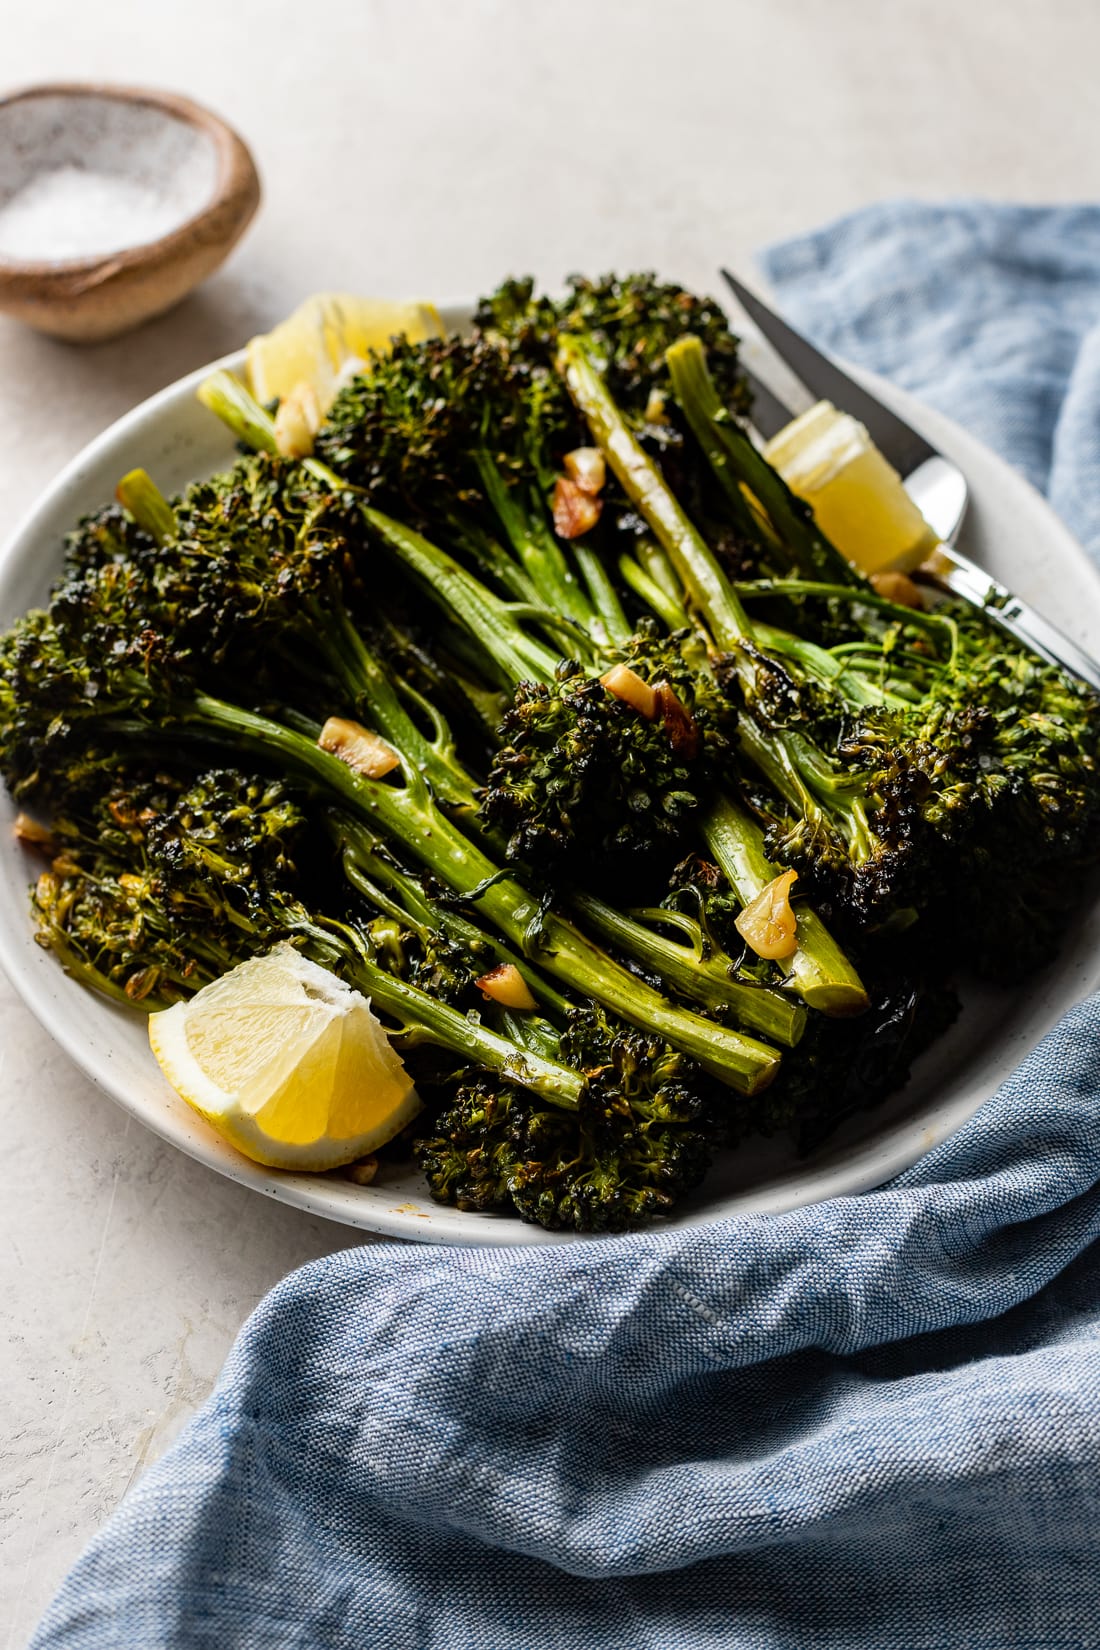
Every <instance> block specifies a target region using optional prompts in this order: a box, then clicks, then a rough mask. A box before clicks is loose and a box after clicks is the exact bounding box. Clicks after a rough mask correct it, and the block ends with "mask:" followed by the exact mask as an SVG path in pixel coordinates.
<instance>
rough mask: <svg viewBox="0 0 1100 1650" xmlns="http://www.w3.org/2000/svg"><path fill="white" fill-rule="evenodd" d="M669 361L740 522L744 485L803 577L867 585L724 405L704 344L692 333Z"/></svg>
mask: <svg viewBox="0 0 1100 1650" xmlns="http://www.w3.org/2000/svg"><path fill="white" fill-rule="evenodd" d="M665 359H666V361H667V363H668V370H669V374H670V375H671V378H672V389H673V393H674V394H675V396H676V399H677V401H678V402H679V404H680V407H681V409H682V410H683V413H684V415H685V417H686V418H687V421H688V423H689V424H690V425H691V429H692V433H693V435H694V436H695V438H696V440H697V441H698V442H699V445H700V446H701V447H702V449H703V452H704V453H705V454H706V457H707V459H708V460H709V462H710V465H711V468H712V469H713V471H714V474H715V475H716V477H717V478H718V481H719V482H720V483H721V485H722V488H723V489H724V491H725V493H726V496H727V498H728V499H730V500H731V502H733V503H734V504H735V506H736V508H737V509H738V519H739V520H740V519H741V513H742V512H743V509H744V502H745V501H744V496H743V494H742V493H741V485H742V483H743V484H744V485H745V486H746V487H747V488H748V489H749V491H750V492H751V493H752V495H753V497H754V498H755V500H756V502H757V503H758V504H760V505H762V506H763V509H764V510H765V512H766V513H767V516H768V520H769V521H770V522H771V524H772V526H773V527H774V529H775V531H776V534H777V535H778V538H779V540H780V542H781V543H782V544H783V545H784V546H785V547H786V549H787V550H788V552H789V554H791V555H792V556H793V558H794V561H795V563H796V565H797V566H798V567H799V569H800V570H801V571H802V572H803V573H805V574H806V575H807V576H808V577H811V578H812V577H813V576H814V574H817V575H819V576H821V575H824V576H828V577H831V578H833V579H834V580H837V581H839V582H840V583H841V584H852V583H855V582H857V581H858V582H862V581H861V580H860V576H859V574H858V573H856V572H855V571H854V570H853V569H852V567H851V566H850V565H849V563H848V562H847V561H846V560H845V558H844V557H843V556H842V555H841V553H840V551H839V550H838V549H837V548H836V546H835V545H834V544H831V543H830V542H829V540H828V539H827V538H826V537H825V534H824V533H823V532H822V531H821V529H820V528H819V527H818V525H817V523H816V522H815V520H814V518H813V512H812V511H811V510H810V509H809V508H808V507H807V506H806V505H805V504H804V503H803V502H802V501H801V499H798V498H796V497H795V495H794V494H793V493H792V492H791V490H790V488H789V487H788V486H787V483H786V482H785V481H784V480H783V478H782V476H781V475H780V474H779V472H778V471H777V470H773V469H772V467H771V465H770V464H769V463H768V461H767V459H766V458H765V457H764V456H763V454H762V453H759V452H758V451H757V450H756V448H755V447H754V446H753V444H752V442H751V441H750V440H749V437H748V435H747V434H746V432H745V431H744V430H743V429H742V428H741V426H740V425H739V424H738V423H736V421H735V420H734V418H733V416H732V414H731V413H730V411H729V408H728V407H726V406H725V405H724V404H723V401H722V398H721V396H720V395H719V394H718V390H717V388H716V387H715V383H714V380H713V378H712V377H711V375H710V369H709V367H708V366H707V355H706V350H705V349H704V348H703V345H702V343H701V341H700V340H699V339H698V338H694V337H691V336H690V335H689V336H687V337H684V338H678V339H677V340H676V342H675V343H674V344H672V345H670V346H669V349H668V352H667V354H666V357H665Z"/></svg>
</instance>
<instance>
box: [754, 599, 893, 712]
mask: <svg viewBox="0 0 1100 1650" xmlns="http://www.w3.org/2000/svg"><path fill="white" fill-rule="evenodd" d="M753 632H754V633H755V635H756V637H757V639H758V640H759V642H760V644H761V646H762V647H766V648H767V650H768V652H769V653H776V654H778V655H779V656H780V658H784V659H791V660H792V661H793V662H794V663H795V664H796V665H798V666H799V668H800V669H801V670H802V671H804V672H805V674H806V675H807V676H808V677H809V678H810V679H811V681H814V682H818V683H820V685H821V686H822V687H827V688H831V689H833V690H834V691H835V692H836V693H838V694H839V695H840V697H841V698H842V699H843V701H844V703H845V704H846V705H847V706H848V708H849V710H865V709H866V708H867V707H868V706H870V705H890V706H892V707H893V708H894V709H896V710H897V709H902V710H903V709H904V708H905V704H906V702H905V700H903V699H900V698H898V696H897V695H896V694H892V693H890V692H888V690H887V689H886V688H883V687H879V685H878V684H877V683H874V682H869V681H868V680H867V678H866V676H861V675H860V674H859V673H858V672H857V671H855V670H849V669H847V668H846V666H845V664H844V661H843V659H842V658H837V657H836V655H835V654H834V653H832V652H830V651H829V649H828V648H824V647H818V646H817V644H816V643H815V642H807V641H804V640H803V638H802V637H801V636H795V635H792V633H791V632H790V631H788V630H778V629H776V627H775V626H774V625H770V624H761V622H760V620H759V619H754V620H753Z"/></svg>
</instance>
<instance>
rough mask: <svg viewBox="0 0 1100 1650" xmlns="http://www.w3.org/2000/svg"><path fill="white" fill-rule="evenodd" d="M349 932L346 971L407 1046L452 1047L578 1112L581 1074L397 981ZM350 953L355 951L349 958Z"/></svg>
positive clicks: (321, 933)
mask: <svg viewBox="0 0 1100 1650" xmlns="http://www.w3.org/2000/svg"><path fill="white" fill-rule="evenodd" d="M317 933H318V934H319V935H320V937H321V940H322V941H323V940H324V939H326V938H327V936H326V935H325V934H324V931H323V930H317ZM345 933H346V934H347V935H348V940H349V944H348V947H347V950H346V951H345V966H344V968H343V970H342V972H343V973H344V974H345V975H346V976H347V978H348V979H349V980H350V981H351V983H352V984H353V985H356V986H358V988H359V989H360V990H361V991H362V992H363V994H364V996H367V997H369V998H370V999H371V1004H372V1006H373V1007H376V1008H380V1009H381V1010H382V1011H383V1013H385V1014H389V1015H391V1016H392V1017H393V1018H394V1019H395V1020H398V1021H400V1023H401V1024H402V1025H403V1026H404V1028H405V1033H406V1038H405V1040H406V1041H407V1042H411V1043H416V1042H428V1043H434V1044H435V1045H436V1046H437V1047H441V1048H447V1049H450V1050H451V1051H452V1053H454V1054H458V1055H461V1056H462V1058H463V1059H464V1060H469V1061H470V1063H471V1064H476V1065H480V1066H485V1067H486V1068H487V1069H488V1070H490V1071H498V1072H500V1074H501V1075H502V1076H503V1077H506V1078H507V1079H508V1080H509V1081H510V1082H513V1083H519V1084H521V1085H522V1086H523V1087H524V1088H527V1089H532V1090H534V1092H535V1093H536V1094H539V1095H541V1096H542V1098H543V1099H544V1100H548V1101H550V1102H551V1104H553V1105H555V1106H561V1107H562V1108H563V1109H565V1110H567V1111H576V1109H577V1106H578V1104H579V1102H580V1098H581V1095H582V1094H583V1093H584V1088H585V1078H584V1076H583V1075H582V1074H581V1073H580V1072H579V1071H574V1070H573V1068H572V1067H571V1066H563V1065H561V1064H559V1062H558V1061H556V1060H550V1059H548V1058H547V1057H546V1056H545V1055H542V1054H538V1053H536V1052H534V1051H533V1050H531V1049H525V1048H520V1047H518V1046H517V1045H516V1044H515V1043H513V1042H510V1041H509V1040H508V1038H507V1037H498V1036H497V1034H496V1032H494V1031H490V1030H489V1028H488V1026H485V1025H482V1024H481V1023H480V1022H479V1021H477V1020H472V1019H470V1018H469V1017H468V1016H467V1015H465V1014H460V1013H459V1011H458V1010H457V1009H455V1008H450V1007H449V1006H448V1005H447V1004H446V1003H441V1002H440V1001H439V1000H438V999H437V998H435V997H432V996H430V995H429V993H428V992H426V991H421V990H420V989H419V988H418V987H417V986H414V985H409V984H408V982H407V981H405V980H399V979H397V978H395V976H394V975H392V974H390V973H388V972H387V971H386V969H384V968H382V967H380V966H379V964H378V963H376V962H375V961H374V960H373V959H372V957H371V956H370V953H369V951H368V950H367V948H366V946H365V945H363V944H362V942H361V941H359V940H358V937H357V936H354V935H353V934H352V933H351V931H349V930H345ZM347 951H351V956H350V958H349V957H347Z"/></svg>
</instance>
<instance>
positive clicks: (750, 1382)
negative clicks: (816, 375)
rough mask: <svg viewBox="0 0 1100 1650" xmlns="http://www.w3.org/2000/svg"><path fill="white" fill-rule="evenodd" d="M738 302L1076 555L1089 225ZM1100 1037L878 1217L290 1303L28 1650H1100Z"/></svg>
mask: <svg viewBox="0 0 1100 1650" xmlns="http://www.w3.org/2000/svg"><path fill="white" fill-rule="evenodd" d="M765 267H766V268H767V270H768V272H769V273H770V275H771V278H772V281H773V283H774V285H775V286H776V288H777V289H778V291H779V293H780V295H781V298H782V300H783V301H784V303H785V305H786V307H787V308H788V310H789V312H790V313H791V315H792V317H793V318H794V320H795V322H796V324H802V325H804V326H805V327H806V328H807V329H808V330H811V331H813V332H814V333H815V334H816V335H817V337H818V338H819V339H821V340H822V341H823V342H824V343H826V344H829V345H832V346H833V347H835V348H837V349H839V350H841V351H842V352H843V353H844V354H846V355H847V356H849V357H850V358H852V359H854V360H857V361H862V362H865V363H866V364H867V365H869V366H872V367H875V368H877V369H878V370H880V371H884V372H885V373H887V374H889V375H890V376H892V377H894V378H896V379H897V380H898V381H899V382H901V383H904V384H906V385H908V386H910V387H911V388H913V389H915V390H917V391H918V392H919V393H920V394H922V395H924V396H925V397H927V399H928V400H929V401H931V402H934V403H936V404H937V405H938V406H940V407H942V408H943V409H944V410H945V411H947V412H948V413H952V414H954V415H955V416H956V417H958V418H960V419H962V420H963V421H964V422H966V423H967V424H969V425H970V427H971V428H972V429H974V430H975V431H977V433H978V434H980V435H983V436H984V437H985V438H986V439H987V440H988V441H991V442H992V443H993V445H995V446H997V447H999V448H1000V450H1001V451H1002V452H1003V453H1004V454H1005V455H1006V456H1007V457H1009V458H1010V459H1012V460H1013V461H1014V462H1015V463H1017V464H1019V465H1020V467H1021V468H1023V469H1024V470H1025V472H1026V473H1027V474H1028V475H1029V476H1030V477H1031V479H1032V480H1033V481H1035V482H1036V483H1037V484H1038V485H1040V486H1043V487H1046V488H1047V489H1048V490H1049V491H1050V493H1051V496H1052V497H1053V498H1054V499H1055V501H1056V502H1057V503H1058V504H1059V506H1060V508H1061V509H1062V510H1063V512H1064V514H1065V515H1066V517H1067V519H1069V521H1070V523H1071V525H1073V526H1075V527H1076V529H1077V531H1078V532H1079V533H1080V534H1081V535H1082V536H1083V537H1084V538H1085V539H1086V541H1087V542H1088V543H1089V544H1090V546H1091V548H1092V549H1093V550H1094V551H1095V552H1098V553H1100V208H1094V207H1072V208H1071V207H1065V208H1036V209H1031V208H1022V207H1007V206H989V205H956V206H932V205H919V204H900V205H884V206H879V207H873V208H871V209H869V210H867V211H864V212H860V213H857V214H856V215H854V216H853V217H850V218H847V219H845V220H843V221H842V222H840V223H838V224H835V225H833V226H832V227H830V228H827V229H825V230H822V231H820V232H819V233H817V234H814V235H811V236H809V237H807V238H805V239H800V240H797V241H794V242H790V243H788V244H786V245H784V246H781V247H779V248H776V249H774V250H773V251H771V252H770V253H769V254H768V255H767V257H766V260H765ZM1098 1032H1100V1000H1097V999H1093V1000H1091V1001H1089V1002H1087V1003H1085V1004H1083V1005H1081V1006H1080V1007H1078V1008H1077V1009H1075V1010H1074V1012H1073V1013H1072V1014H1070V1015H1069V1017H1068V1018H1067V1019H1066V1020H1065V1022H1064V1023H1063V1024H1062V1026H1060V1027H1059V1028H1058V1030H1057V1031H1056V1032H1054V1033H1053V1034H1052V1035H1051V1036H1050V1037H1049V1038H1048V1039H1047V1040H1046V1041H1045V1042H1044V1044H1043V1045H1042V1046H1041V1047H1040V1048H1039V1049H1038V1050H1037V1051H1036V1052H1035V1053H1034V1054H1032V1055H1031V1057H1030V1058H1029V1059H1028V1060H1027V1061H1025V1063H1024V1065H1023V1066H1022V1067H1021V1068H1020V1070H1019V1071H1018V1072H1016V1074H1015V1075H1014V1076H1013V1077H1012V1078H1011V1079H1010V1080H1009V1081H1008V1082H1007V1083H1006V1084H1005V1085H1004V1087H1003V1088H1002V1089H1001V1091H1000V1093H999V1094H998V1095H997V1096H996V1097H995V1098H994V1099H993V1100H992V1101H990V1103H989V1104H988V1105H986V1106H985V1108H984V1109H983V1110H982V1111H981V1112H979V1113H978V1114H977V1116H975V1117H974V1118H973V1119H972V1120H971V1121H970V1123H969V1124H967V1126H966V1127H965V1128H964V1129H962V1130H961V1131H960V1133H958V1134H957V1135H955V1136H954V1137H953V1138H952V1139H950V1140H948V1141H946V1142H944V1143H943V1144H942V1145H940V1146H939V1147H937V1148H936V1149H935V1150H934V1151H932V1152H930V1153H929V1154H928V1156H927V1157H925V1158H924V1159H922V1160H921V1162H920V1163H919V1164H917V1165H916V1166H915V1167H914V1168H913V1169H911V1170H909V1171H908V1172H907V1173H906V1174H903V1175H902V1176H900V1177H899V1179H897V1180H896V1181H894V1182H893V1183H892V1185H891V1186H890V1187H888V1188H886V1189H884V1190H882V1191H879V1192H876V1193H872V1194H869V1195H867V1196H863V1197H858V1198H842V1199H837V1200H834V1201H833V1202H830V1203H826V1204H823V1205H819V1206H818V1207H816V1208H811V1209H802V1210H798V1211H796V1212H794V1213H792V1214H788V1215H784V1216H780V1217H776V1218H770V1219H769V1218H763V1217H744V1218H740V1219H736V1220H731V1221H727V1222H724V1223H722V1224H720V1225H715V1226H712V1227H710V1228H708V1229H705V1230H697V1231H691V1232H675V1233H665V1234H648V1235H638V1236H631V1237H626V1238H618V1239H612V1240H608V1241H604V1242H592V1243H585V1244H576V1245H572V1246H566V1247H563V1248H548V1249H544V1250H532V1249H522V1250H507V1249H497V1250H482V1251H478V1250H465V1251H461V1250H440V1249H436V1250H429V1249H418V1248H406V1247H402V1246H398V1245H385V1246H376V1247H370V1248H361V1249H352V1250H348V1251H346V1252H344V1253H342V1254H338V1255H334V1256H331V1257H330V1258H328V1259H327V1260H323V1261H319V1262H316V1263H315V1264H313V1265H311V1266H307V1267H305V1268H303V1269H302V1270H301V1271H300V1272H297V1273H295V1274H294V1275H292V1276H291V1277H290V1278H288V1279H287V1280H286V1281H285V1282H284V1283H283V1284H281V1285H280V1286H279V1288H277V1289H276V1290H274V1291H273V1292H272V1294H271V1295H269V1296H268V1298H267V1299H266V1300H265V1301H264V1302H263V1303H262V1305H261V1306H260V1307H259V1308H258V1310H257V1311H256V1312H255V1313H254V1314H253V1316H252V1317H251V1318H250V1320H249V1321H248V1323H247V1324H246V1325H245V1328H244V1329H243V1331H242V1332H241V1335H240V1337H239V1339H238V1342H237V1344H236V1347H235V1348H234V1350H233V1353H232V1354H231V1356H230V1359H229V1361H228V1363H227V1365H226V1368H225V1370H224V1372H223V1374H222V1377H221V1380H220V1381H219V1384H218V1386H217V1388H216V1390H215V1392H214V1395H213V1396H212V1398H211V1399H210V1401H209V1402H208V1403H207V1405H206V1407H205V1408H204V1409H203V1410H202V1411H201V1413H200V1414H199V1415H198V1416H197V1417H196V1418H195V1420H194V1421H193V1422H192V1423H191V1425H190V1426H189V1427H188V1429H187V1431H186V1432H185V1433H184V1435H183V1436H182V1438H181V1439H180V1441H179V1442H178V1444H177V1445H176V1446H175V1447H174V1448H173V1449H172V1450H171V1451H170V1452H169V1453H168V1455H167V1456H165V1457H164V1459H163V1460H162V1461H161V1462H160V1463H159V1464H158V1465H156V1466H155V1467H153V1468H152V1469H151V1470H150V1471H149V1472H148V1473H147V1474H146V1475H145V1477H144V1478H143V1479H142V1481H141V1482H140V1483H139V1484H138V1486H137V1488H136V1489H135V1490H134V1491H133V1492H132V1493H131V1494H130V1495H129V1496H128V1497H127V1498H126V1500H125V1501H124V1502H123V1504H122V1506H121V1507H120V1509H119V1510H118V1512H117V1513H116V1514H115V1516H114V1517H113V1518H112V1519H111V1521H110V1522H109V1523H108V1524H107V1526H106V1527H105V1528H104V1530H103V1531H102V1532H101V1533H100V1534H99V1535H98V1536H97V1537H96V1539H95V1540H94V1541H93V1542H92V1544H91V1546H90V1548H89V1549H88V1551H87V1552H86V1554H85V1555H84V1557H83V1558H82V1559H81V1561H80V1562H79V1564H78V1565H77V1566H76V1568H75V1570H74V1571H73V1573H72V1574H71V1576H70V1577H69V1579H68V1581H67V1582H66V1583H65V1586H64V1587H63V1589H62V1591H61V1593H60V1595H59V1597H58V1598H57V1600H56V1601H55V1602H54V1604H53V1605H52V1607H51V1608H50V1610H49V1611H48V1613H47V1615H46V1617H45V1619H44V1620H43V1622H42V1624H41V1626H40V1628H39V1630H38V1633H37V1635H36V1637H35V1639H34V1641H33V1642H34V1647H35V1650H61V1647H62V1646H64V1647H66V1650H107V1647H111V1650H114V1647H121V1646H135V1647H137V1646H140V1647H143V1650H144V1647H153V1646H170V1647H173V1650H177V1647H178V1650H190V1647H196V1650H197V1647H200V1646H202V1647H210V1650H214V1647H217V1650H235V1647H245V1646H247V1647H249V1650H257V1647H266V1646H271V1647H275V1646H278V1647H279V1650H287V1647H292V1646H297V1647H302V1650H305V1647H309V1650H313V1647H317V1650H321V1647H323V1650H352V1647H355V1650H360V1647H362V1646H365V1645H369V1646H371V1647H372V1650H436V1647H438V1650H565V1647H570V1650H620V1647H621V1650H710V1647H714V1650H718V1647H721V1650H740V1647H746V1650H747V1647H767V1650H772V1647H775V1650H780V1647H781V1650H811V1647H814V1646H828V1647H830V1650H837V1647H847V1646H851V1647H853V1650H856V1647H858V1650H870V1647H873V1650H933V1647H934V1650H940V1647H942V1646H947V1645H950V1646H951V1647H952V1650H959V1647H973V1650H1010V1647H1011V1650H1021V1647H1024V1646H1036V1647H1038V1646H1042V1647H1043V1650H1052V1647H1055V1646H1066V1647H1067V1650H1068V1647H1073V1650H1081V1647H1084V1646H1093V1645H1100V1567H1098V1559H1100V1536H1098V1529H1100V1248H1095V1247H1091V1246H1094V1245H1096V1243H1097V1239H1098V1238H1100V1046H1098V1041H1097V1037H1098Z"/></svg>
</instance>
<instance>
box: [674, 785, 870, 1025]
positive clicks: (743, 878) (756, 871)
mask: <svg viewBox="0 0 1100 1650" xmlns="http://www.w3.org/2000/svg"><path fill="white" fill-rule="evenodd" d="M703 834H704V836H705V838H706V842H707V847H708V848H709V850H710V853H711V855H712V857H713V858H714V860H715V862H716V863H717V865H718V866H719V868H720V869H721V870H722V872H723V873H724V874H725V877H726V880H727V881H728V883H729V885H730V887H731V888H732V889H733V891H734V893H735V894H736V895H737V898H738V899H739V900H740V901H741V904H742V905H748V904H749V903H750V902H751V901H752V900H754V899H755V898H756V896H757V894H759V893H761V892H762V890H763V889H764V888H766V887H767V885H768V883H769V882H772V881H774V879H775V878H776V877H777V876H778V875H779V874H780V873H779V867H778V866H777V865H773V864H772V863H771V861H770V860H769V859H768V857H767V855H766V854H765V852H764V833H763V831H762V830H761V829H760V827H759V825H758V824H757V823H756V821H755V820H754V819H753V818H752V816H751V815H750V814H748V813H746V811H745V810H744V809H743V808H742V807H740V806H739V805H738V804H737V803H735V802H732V801H731V800H730V799H729V798H728V797H724V796H723V797H719V798H718V800H717V801H715V802H714V803H713V804H712V805H711V807H710V809H709V810H708V812H707V817H706V819H705V821H704V825H703ZM797 912H798V950H797V951H796V952H795V953H794V955H793V956H791V957H785V958H783V959H782V961H780V962H779V963H778V964H777V966H778V967H779V968H781V969H782V970H783V972H784V974H786V975H787V976H788V978H789V979H790V982H791V984H792V986H793V987H794V988H795V990H796V991H797V992H798V994H799V996H800V997H801V998H802V1000H803V1001H804V1002H805V1003H806V1004H807V1005H808V1006H809V1007H810V1008H816V1009H817V1010H819V1012H820V1013H822V1014H829V1015H833V1016H838V1017H847V1016H849V1015H855V1014H862V1013H863V1012H864V1010H865V1009H866V1008H867V1007H868V1006H869V1003H870V999H869V997H868V995H867V992H866V989H865V988H864V985H863V982H862V980H861V979H860V977H859V975H858V974H857V973H856V971H855V969H854V968H853V967H852V965H851V963H850V962H849V961H848V958H847V957H846V956H845V955H844V952H843V951H842V950H841V948H840V946H839V945H838V944H837V943H836V941H835V940H834V938H833V936H832V935H831V934H830V933H829V930H828V929H827V928H826V926H825V924H824V923H823V922H822V920H821V918H820V917H819V916H818V915H817V912H816V911H813V910H811V909H810V907H809V906H805V905H801V904H800V905H799V906H798V907H797Z"/></svg>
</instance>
